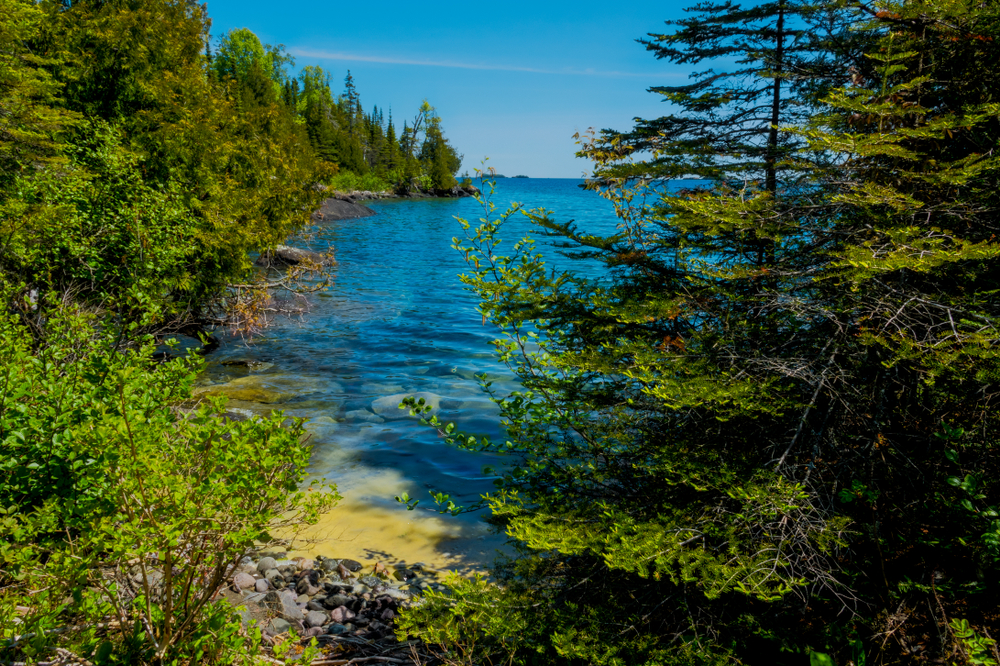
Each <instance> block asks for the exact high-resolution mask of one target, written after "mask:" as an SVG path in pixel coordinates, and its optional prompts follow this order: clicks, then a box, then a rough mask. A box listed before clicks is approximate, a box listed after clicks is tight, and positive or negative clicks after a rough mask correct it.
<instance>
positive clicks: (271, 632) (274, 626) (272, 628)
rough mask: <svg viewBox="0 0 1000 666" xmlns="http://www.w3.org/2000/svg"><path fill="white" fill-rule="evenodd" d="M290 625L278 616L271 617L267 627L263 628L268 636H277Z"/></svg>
mask: <svg viewBox="0 0 1000 666" xmlns="http://www.w3.org/2000/svg"><path fill="white" fill-rule="evenodd" d="M291 628H292V625H291V624H289V623H288V621H286V620H282V619H281V618H280V617H275V618H272V619H271V621H270V622H268V623H267V628H266V629H264V633H266V634H267V635H268V636H277V635H278V634H284V633H287V632H288V630H289V629H291Z"/></svg>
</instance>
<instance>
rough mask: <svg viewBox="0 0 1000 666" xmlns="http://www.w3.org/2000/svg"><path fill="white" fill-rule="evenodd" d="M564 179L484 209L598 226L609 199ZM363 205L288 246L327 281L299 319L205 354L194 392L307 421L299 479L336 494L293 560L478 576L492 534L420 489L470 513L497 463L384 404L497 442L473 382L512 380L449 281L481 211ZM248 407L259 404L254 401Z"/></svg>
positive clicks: (489, 333)
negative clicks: (463, 238) (228, 395)
mask: <svg viewBox="0 0 1000 666" xmlns="http://www.w3.org/2000/svg"><path fill="white" fill-rule="evenodd" d="M578 183H579V181H573V180H550V179H541V180H532V179H528V180H523V179H518V180H517V181H501V182H500V187H499V188H498V190H499V196H498V198H497V203H498V206H500V207H501V208H503V207H505V206H506V204H507V203H508V201H510V200H519V201H523V202H524V203H525V205H526V206H528V207H532V208H533V207H545V208H548V209H551V210H554V211H556V217H557V219H575V220H576V223H577V225H578V226H579V227H580V228H582V229H590V230H594V229H596V230H600V231H605V232H606V231H610V230H611V229H612V228H613V225H614V223H615V218H614V215H613V211H612V209H611V206H610V204H608V203H607V202H605V201H604V200H602V199H600V198H599V197H597V196H596V195H594V194H593V193H589V192H584V191H582V190H580V189H579V188H578V187H577V184H578ZM372 208H374V209H375V210H376V211H377V213H378V214H377V215H376V216H374V217H369V218H364V219H360V220H345V221H341V222H330V223H324V224H322V225H321V226H319V227H317V228H315V229H313V233H311V234H310V235H309V237H308V239H307V240H305V241H303V240H302V239H300V240H299V241H298V242H296V241H295V240H294V239H293V241H292V242H291V244H293V245H302V246H308V247H311V248H312V249H315V250H319V251H321V252H325V251H327V250H328V249H331V248H332V249H333V251H334V253H335V255H336V258H337V265H336V266H335V267H334V268H333V269H332V270H333V286H332V287H330V289H329V290H328V291H327V292H325V293H322V294H318V295H313V296H312V297H311V307H312V309H311V312H310V313H309V314H308V315H306V316H305V317H304V318H303V319H302V320H301V321H298V320H295V321H286V322H280V323H279V324H278V325H277V326H275V327H274V328H273V329H271V330H269V331H268V336H267V337H266V338H265V339H262V340H258V341H257V342H256V343H255V345H254V346H252V347H250V348H247V347H244V346H241V345H240V344H237V343H236V342H234V343H233V344H230V345H225V346H224V347H223V348H222V349H221V350H219V351H218V352H216V353H214V354H212V356H211V358H210V365H209V368H208V370H207V371H206V373H205V375H204V376H203V377H202V383H203V384H204V385H206V386H207V387H208V388H207V389H205V390H207V391H215V392H219V393H224V392H226V391H231V390H234V389H239V390H241V391H242V393H238V394H237V393H233V395H239V396H240V397H241V398H244V399H242V400H239V401H232V402H231V403H230V404H231V405H232V406H233V407H237V408H240V409H244V410H249V411H269V410H271V409H282V410H283V411H284V413H285V414H286V415H287V416H296V417H303V418H306V419H308V422H307V429H308V431H309V432H310V434H311V436H312V443H313V444H314V451H313V459H312V463H311V465H312V466H311V470H310V471H311V473H312V475H313V476H314V477H317V478H326V479H327V480H329V481H331V482H334V483H336V484H337V486H338V489H339V491H340V493H341V494H342V495H343V496H344V498H345V499H344V500H343V501H342V502H341V504H340V505H339V506H338V507H337V508H336V509H335V510H334V511H333V512H332V513H331V514H329V515H327V516H325V517H324V518H323V520H322V521H321V522H320V523H319V524H318V525H316V526H314V527H312V528H309V529H308V530H306V532H305V536H307V537H308V538H309V539H310V540H311V543H308V544H306V543H303V544H302V548H303V550H305V551H306V552H309V553H311V554H316V555H319V554H322V555H327V556H332V557H349V558H352V559H356V560H359V561H362V562H364V563H365V564H366V565H370V564H371V563H373V562H374V561H389V562H409V563H413V562H418V561H419V562H422V563H424V564H426V565H427V566H429V567H432V568H444V567H446V568H453V569H461V570H466V569H469V568H475V567H481V566H482V565H484V564H486V563H488V562H489V561H490V560H491V559H492V558H493V556H494V554H495V552H496V549H498V548H500V547H501V546H502V542H503V537H502V535H495V534H492V533H490V531H489V529H488V528H487V526H486V525H485V524H484V523H483V522H482V520H481V516H478V515H471V514H467V515H462V516H458V517H451V516H444V517H442V516H440V515H438V514H437V513H436V512H435V511H433V510H432V509H433V507H434V504H433V501H432V500H431V499H430V496H429V494H428V491H429V490H436V491H444V492H448V493H450V494H451V495H452V497H453V499H454V500H455V502H456V503H458V504H468V503H471V502H474V501H476V500H477V499H478V498H479V497H480V496H481V495H482V494H483V493H486V492H489V491H490V490H491V489H492V488H493V484H492V481H493V478H494V477H492V476H491V474H488V473H486V472H484V467H491V468H499V469H502V468H503V465H504V459H503V458H501V457H499V456H495V455H486V454H478V453H470V452H465V451H460V450H456V449H455V448H453V447H450V446H448V445H447V444H446V443H445V442H444V440H443V439H442V438H441V437H440V435H439V434H438V433H437V432H436V431H435V430H434V429H431V428H428V427H426V426H422V425H420V424H419V423H418V422H417V419H415V418H412V417H409V416H408V415H407V413H406V412H405V411H404V410H399V409H398V407H397V405H398V402H399V399H400V398H401V397H402V396H405V395H410V394H415V393H421V394H422V395H424V396H425V397H426V398H427V401H428V404H434V406H435V408H436V413H437V414H438V416H439V418H441V419H442V420H444V421H455V422H456V424H457V426H458V427H459V428H460V429H462V430H466V431H469V432H475V433H479V434H483V435H487V436H490V437H493V438H496V437H501V436H502V433H501V428H500V422H499V416H498V414H497V409H496V407H495V405H493V404H492V403H491V402H490V401H489V400H488V399H487V398H486V397H485V395H484V394H483V393H482V392H481V390H480V388H479V385H478V382H477V381H476V379H475V375H477V374H480V373H487V374H488V375H489V378H490V381H492V382H493V388H494V389H496V390H497V391H498V392H499V393H501V394H503V393H505V392H507V391H510V390H513V389H515V388H516V383H515V382H514V380H513V378H512V377H511V375H510V373H509V371H508V370H507V369H506V368H504V367H503V366H501V365H499V364H498V363H497V362H496V361H495V360H494V358H493V356H492V354H491V349H492V347H491V346H490V344H489V343H490V340H491V339H492V338H493V337H494V335H495V330H494V329H493V328H492V327H490V326H489V325H487V326H484V325H483V323H482V317H481V316H480V315H479V314H478V313H477V312H476V300H475V297H474V296H473V295H472V294H469V293H468V292H466V291H465V290H464V288H463V286H462V284H461V283H460V282H459V280H458V277H457V276H458V275H459V274H460V273H462V272H463V271H464V270H465V266H464V264H463V262H462V258H461V256H460V255H459V254H458V253H457V252H456V251H454V250H453V249H452V248H451V243H452V237H453V236H457V235H460V234H461V233H462V230H461V227H460V226H459V224H458V223H457V222H456V221H455V219H454V218H455V216H461V217H465V218H468V219H470V220H473V221H475V220H476V219H478V218H479V217H481V216H482V209H481V208H479V207H478V204H476V202H475V201H473V200H471V199H458V200H415V201H411V200H388V201H382V202H375V203H373V204H372ZM512 225H513V227H514V228H513V229H512V233H511V232H508V233H506V234H504V238H506V239H507V240H508V241H509V242H513V241H514V240H516V237H518V236H520V235H522V234H524V233H526V232H528V230H529V226H530V225H529V224H528V223H527V222H526V220H525V219H523V218H520V217H519V218H518V219H516V220H515V221H514V222H513V223H512ZM540 245H541V246H542V247H544V243H540ZM502 250H503V246H501V251H502ZM255 396H256V397H255ZM260 396H264V397H266V398H267V399H268V400H270V401H271V402H269V403H268V404H260V403H255V402H254V400H259V399H262V398H261V397H260ZM402 493H407V494H409V496H410V497H413V498H416V499H420V500H421V504H420V506H419V507H418V508H417V509H416V510H415V511H407V510H406V508H405V507H404V506H402V505H400V504H398V503H396V502H395V501H394V500H393V496H395V495H399V494H402Z"/></svg>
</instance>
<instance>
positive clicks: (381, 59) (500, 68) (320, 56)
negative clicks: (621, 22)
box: [288, 48, 662, 78]
mask: <svg viewBox="0 0 1000 666" xmlns="http://www.w3.org/2000/svg"><path fill="white" fill-rule="evenodd" d="M288 52H289V53H291V54H292V55H293V56H296V57H298V58H315V59H317V60H346V61H354V62H377V63H383V64H387V65H416V66H419V67H449V68H452V69H475V70H484V71H497V72H529V73H532V74H563V75H570V76H641V77H647V78H648V77H649V76H650V74H649V73H639V72H615V71H600V70H596V69H572V68H566V69H540V68H537V67H518V66H516V65H491V64H485V63H473V62H456V61H454V60H425V59H421V58H398V57H394V56H377V55H365V54H362V53H343V52H340V51H324V50H321V49H302V48H290V49H288ZM658 76H662V74H658Z"/></svg>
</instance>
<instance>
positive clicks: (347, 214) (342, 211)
mask: <svg viewBox="0 0 1000 666" xmlns="http://www.w3.org/2000/svg"><path fill="white" fill-rule="evenodd" d="M374 214H375V211H373V210H372V209H371V208H369V207H368V206H362V205H361V204H359V203H357V202H356V201H355V199H354V197H350V196H338V197H331V198H329V199H327V200H326V201H324V202H323V205H322V206H320V208H319V210H317V211H316V212H315V213H313V215H312V220H313V222H336V221H337V220H354V219H357V218H361V217H371V216H372V215H374Z"/></svg>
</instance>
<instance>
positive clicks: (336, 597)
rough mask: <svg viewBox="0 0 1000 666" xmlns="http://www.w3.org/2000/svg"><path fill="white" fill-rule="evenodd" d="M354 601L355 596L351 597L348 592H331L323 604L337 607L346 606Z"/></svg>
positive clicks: (328, 606)
mask: <svg viewBox="0 0 1000 666" xmlns="http://www.w3.org/2000/svg"><path fill="white" fill-rule="evenodd" d="M352 601H354V597H349V596H347V595H346V594H331V595H330V596H328V597H327V598H326V599H324V600H323V605H324V606H326V607H327V608H337V607H338V606H346V605H348V604H349V603H351V602H352Z"/></svg>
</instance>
